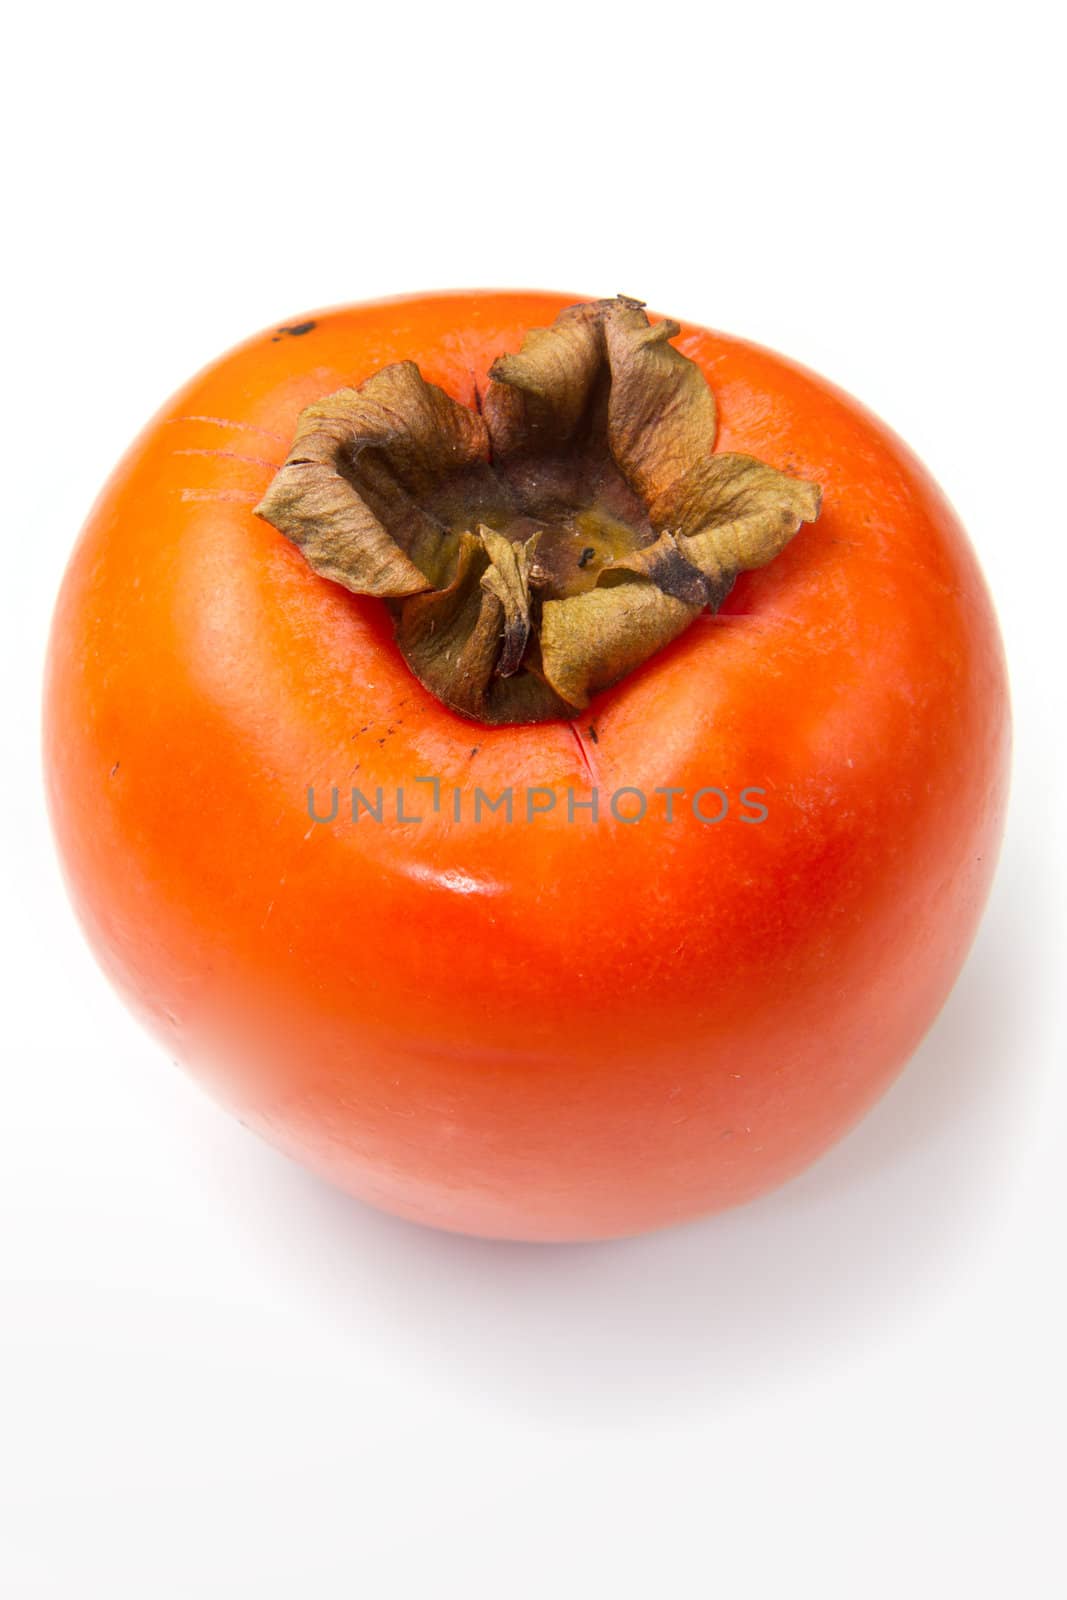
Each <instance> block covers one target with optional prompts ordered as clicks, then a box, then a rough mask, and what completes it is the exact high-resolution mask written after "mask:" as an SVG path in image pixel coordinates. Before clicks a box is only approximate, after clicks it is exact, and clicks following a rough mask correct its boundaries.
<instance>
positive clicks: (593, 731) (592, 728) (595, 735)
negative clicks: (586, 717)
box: [589, 723, 600, 744]
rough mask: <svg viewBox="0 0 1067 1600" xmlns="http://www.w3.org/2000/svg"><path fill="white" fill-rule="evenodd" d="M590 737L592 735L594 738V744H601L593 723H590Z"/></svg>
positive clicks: (591, 737)
mask: <svg viewBox="0 0 1067 1600" xmlns="http://www.w3.org/2000/svg"><path fill="white" fill-rule="evenodd" d="M589 737H590V739H592V741H593V743H594V744H599V743H600V739H599V738H598V736H597V731H596V729H595V728H594V727H593V724H592V723H590V724H589Z"/></svg>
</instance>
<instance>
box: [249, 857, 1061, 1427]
mask: <svg viewBox="0 0 1067 1600" xmlns="http://www.w3.org/2000/svg"><path fill="white" fill-rule="evenodd" d="M1005 865H1006V864H1005ZM1019 866H1020V864H1018V863H1013V864H1012V871H1011V874H1010V881H1006V880H1007V879H1008V877H1009V875H1008V873H1007V872H1006V871H1003V872H1002V873H1001V875H1000V880H999V884H998V888H997V890H996V892H995V894H994V898H993V901H992V903H991V905H990V907H989V911H988V913H987V916H986V919H985V922H984V924H983V927H982V930H981V933H980V936H979V940H978V943H977V945H976V947H975V949H974V951H973V953H972V956H971V959H970V960H969V962H968V964H967V966H966V968H965V970H964V973H963V975H962V976H961V978H960V981H959V982H958V984H957V986H956V988H955V990H954V992H953V994H952V996H951V998H950V1000H949V1002H948V1004H947V1006H946V1007H945V1010H944V1011H943V1013H942V1015H941V1017H940V1018H939V1019H938V1022H937V1023H936V1025H935V1027H934V1029H933V1030H932V1032H931V1033H930V1034H929V1036H928V1037H927V1039H926V1040H925V1042H924V1044H923V1045H922V1047H921V1049H920V1050H919V1052H918V1053H917V1055H916V1056H915V1058H914V1060H913V1061H912V1063H911V1065H910V1066H909V1067H908V1069H907V1071H906V1072H905V1073H904V1075H903V1077H902V1078H901V1079H899V1080H898V1082H897V1083H896V1085H895V1086H894V1087H893V1088H892V1089H891V1090H890V1092H889V1094H888V1095H887V1096H886V1097H885V1099H884V1100H883V1101H882V1102H881V1104H880V1105H879V1106H878V1107H877V1108H876V1109H875V1110H874V1112H872V1114H871V1115H870V1116H869V1117H868V1118H867V1119H866V1120H865V1121H864V1122H863V1123H862V1124H861V1126H860V1127H859V1128H857V1129H856V1130H855V1132H854V1133H853V1134H851V1135H850V1137H849V1138H848V1139H846V1140H845V1141H844V1142H843V1143H842V1144H841V1145H839V1146H838V1147H837V1148H836V1149H835V1150H833V1151H831V1152H830V1154H829V1155H827V1156H826V1157H824V1158H823V1160H822V1161H820V1162H819V1163H818V1164H817V1165H816V1166H815V1167H814V1168H812V1169H810V1170H809V1171H808V1172H807V1173H806V1174H804V1175H803V1176H802V1177H800V1178H799V1179H797V1180H795V1181H794V1182H793V1183H791V1184H790V1185H788V1186H787V1187H786V1188H785V1189H783V1190H780V1191H779V1192H778V1193H776V1194H774V1195H771V1196H768V1197H767V1198H766V1199H764V1200H761V1201H758V1202H756V1203H755V1204H752V1205H749V1206H747V1207H745V1208H743V1209H741V1210H738V1211H735V1212H730V1213H727V1214H725V1215H722V1216H719V1217H712V1218H708V1219H706V1220H705V1221H702V1222H699V1223H695V1224H691V1225H689V1226H687V1227H683V1228H676V1229H672V1230H667V1231H664V1232H662V1233H659V1234H655V1235H651V1236H649V1237H646V1238H642V1239H636V1240H629V1241H622V1242H619V1243H613V1244H597V1245H572V1246H531V1245H508V1244H492V1243H483V1242H479V1241H476V1240H470V1239H464V1238H458V1237H454V1236H450V1235H447V1234H439V1233H435V1232H432V1231H430V1230H427V1229H422V1228H419V1227H416V1226H413V1225H410V1224H406V1223H402V1222H399V1221H396V1220H395V1219H391V1218H388V1217H384V1216H381V1215H378V1214H377V1213H375V1212H373V1211H371V1210H369V1209H368V1208H366V1207H363V1206H360V1205H359V1204H357V1203H356V1202H354V1201H351V1200H349V1199H347V1198H346V1197H345V1196H343V1195H340V1194H338V1193H336V1192H334V1191H332V1190H330V1189H328V1188H326V1187H325V1186H324V1185H322V1184H320V1183H318V1182H317V1181H316V1180H314V1179H313V1178H311V1177H310V1176H308V1175H306V1174H304V1173H302V1172H300V1171H299V1170H298V1169H296V1168H295V1167H292V1166H290V1165H289V1164H287V1163H285V1162H283V1161H282V1160H281V1159H280V1158H278V1157H276V1156H274V1155H273V1154H272V1153H270V1152H268V1151H266V1150H264V1152H263V1167H262V1171H263V1181H264V1187H266V1186H267V1185H268V1184H269V1186H270V1190H271V1197H270V1203H269V1206H267V1207H265V1209H264V1213H263V1215H262V1218H261V1219H260V1220H259V1221H254V1220H249V1219H247V1218H246V1219H245V1221H246V1223H247V1225H248V1226H249V1228H250V1230H251V1231H252V1232H253V1234H254V1236H255V1237H254V1238H253V1239H252V1240H250V1241H248V1242H249V1243H250V1244H252V1245H253V1247H254V1248H256V1249H257V1251H260V1250H261V1251H262V1252H263V1254H264V1255H265V1256H266V1255H269V1256H270V1257H271V1258H272V1259H273V1261H274V1262H275V1264H276V1270H277V1271H279V1272H282V1273H284V1274H286V1275H288V1276H289V1277H290V1278H291V1279H292V1282H293V1288H294V1292H296V1293H299V1294H300V1295H302V1296H303V1297H304V1299H305V1301H310V1303H311V1304H312V1305H313V1306H314V1305H315V1304H316V1303H317V1304H319V1305H321V1308H322V1312H323V1314H324V1315H326V1316H328V1317H330V1318H331V1320H332V1321H333V1322H334V1323H335V1324H336V1323H340V1325H341V1326H342V1327H346V1328H350V1329H351V1331H352V1336H353V1339H354V1340H360V1341H362V1340H364V1339H370V1340H371V1341H372V1342H374V1343H382V1344H387V1345H388V1346H389V1347H391V1349H392V1350H393V1351H395V1352H396V1354H397V1356H398V1358H399V1359H401V1360H404V1359H408V1358H410V1359H411V1360H412V1361H413V1362H414V1363H417V1365H418V1368H419V1370H420V1372H421V1373H422V1375H423V1377H424V1378H425V1377H427V1376H429V1377H430V1378H431V1380H432V1381H437V1380H438V1378H439V1379H440V1381H441V1382H442V1383H447V1384H448V1385H450V1386H453V1387H455V1386H464V1385H465V1386H468V1387H469V1389H470V1390H472V1391H476V1392H477V1393H478V1394H479V1396H480V1397H481V1401H482V1403H483V1404H484V1403H485V1402H486V1401H488V1402H489V1403H490V1404H491V1405H493V1406H494V1407H500V1408H504V1409H507V1408H515V1409H519V1410H521V1411H523V1412H527V1413H530V1414H535V1415H537V1416H539V1417H541V1418H543V1419H545V1420H551V1421H558V1422H560V1423H562V1424H575V1423H586V1424H588V1423H590V1422H592V1423H595V1424H597V1425H603V1426H612V1425H620V1426H626V1425H628V1424H629V1423H631V1422H633V1421H634V1420H635V1419H636V1418H639V1417H641V1416H648V1415H655V1416H658V1417H660V1418H662V1419H663V1420H670V1419H671V1418H672V1417H682V1416H684V1415H686V1414H692V1412H693V1411H694V1410H709V1409H711V1410H715V1409H720V1408H721V1407H722V1406H723V1405H728V1404H730V1403H731V1402H733V1401H736V1400H739V1399H740V1400H743V1399H744V1397H745V1395H746V1393H750V1392H752V1391H758V1392H761V1393H764V1394H765V1393H766V1391H767V1389H768V1387H769V1386H773V1385H774V1384H775V1383H777V1382H781V1381H782V1380H783V1377H788V1376H790V1375H793V1376H795V1373H796V1370H797V1369H798V1367H799V1368H800V1369H801V1370H803V1371H805V1372H810V1371H811V1370H812V1368H813V1367H816V1368H817V1367H819V1366H822V1365H823V1364H828V1363H833V1364H836V1365H842V1364H847V1363H848V1362H849V1361H850V1360H851V1359H853V1358H855V1357H857V1356H859V1355H861V1354H862V1353H864V1352H866V1351H868V1350H869V1349H870V1347H871V1346H872V1344H873V1343H876V1342H877V1341H880V1340H882V1339H883V1338H885V1337H886V1336H887V1335H888V1334H890V1333H891V1332H892V1330H893V1329H894V1328H896V1327H897V1326H898V1325H899V1323H900V1322H901V1320H902V1319H913V1318H914V1317H915V1316H916V1315H917V1313H918V1312H919V1311H920V1310H921V1308H922V1306H923V1305H924V1304H925V1303H927V1302H929V1300H930V1299H931V1297H932V1296H936V1295H937V1294H939V1293H943V1292H944V1290H945V1288H946V1286H947V1285H948V1284H949V1283H951V1281H952V1280H953V1278H955V1277H956V1276H957V1275H958V1274H960V1273H965V1272H966V1271H967V1270H968V1269H969V1268H970V1266H971V1264H972V1263H973V1260H974V1257H975V1252H976V1249H977V1248H978V1247H979V1246H980V1244H981V1240H982V1238H983V1236H984V1235H985V1233H986V1232H987V1230H988V1229H989V1228H990V1227H991V1226H992V1225H993V1224H994V1223H995V1220H996V1217H997V1214H998V1209H999V1206H1000V1204H1001V1201H1002V1196H1003V1194H1004V1189H1005V1185H1006V1184H1007V1183H1008V1182H1010V1181H1011V1177H1012V1163H1013V1161H1017V1159H1018V1156H1017V1151H1018V1147H1019V1144H1020V1140H1019V1138H1018V1137H1017V1132H1018V1129H1019V1126H1020V1121H1021V1119H1022V1118H1023V1117H1024V1116H1025V1114H1026V1109H1027V1102H1028V1098H1029V1094H1030V1091H1031V1089H1032V1076H1031V1078H1030V1079H1028V1078H1027V1077H1026V1075H1025V1073H1024V1071H1023V1067H1024V1064H1023V1063H1021V1062H1019V1061H1018V1060H1016V1059H1014V1057H1013V1049H1014V1044H1015V1041H1016V1040H1017V1039H1018V1037H1019V1036H1020V1034H1021V1032H1022V1029H1021V1027H1020V1020H1021V1018H1022V1017H1023V1016H1024V1014H1025V1013H1026V1012H1027V1010H1028V1007H1029V1005H1030V1003H1031V997H1032V995H1033V994H1034V991H1035V985H1036V984H1038V983H1039V982H1040V978H1039V976H1038V975H1037V974H1035V972H1034V970H1033V968H1032V966H1031V965H1030V964H1029V961H1028V957H1027V943H1026V938H1025V936H1024V935H1025V930H1026V928H1027V927H1028V926H1029V925H1030V924H1031V923H1032V919H1033V915H1034V905H1035V900H1036V898H1037V897H1038V896H1039V895H1040V894H1041V893H1042V892H1043V885H1042V883H1041V880H1040V876H1039V873H1037V872H1036V871H1035V872H1030V871H1026V870H1019Z"/></svg>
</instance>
